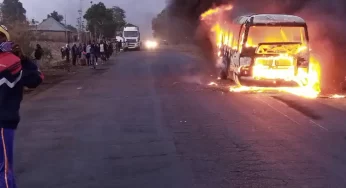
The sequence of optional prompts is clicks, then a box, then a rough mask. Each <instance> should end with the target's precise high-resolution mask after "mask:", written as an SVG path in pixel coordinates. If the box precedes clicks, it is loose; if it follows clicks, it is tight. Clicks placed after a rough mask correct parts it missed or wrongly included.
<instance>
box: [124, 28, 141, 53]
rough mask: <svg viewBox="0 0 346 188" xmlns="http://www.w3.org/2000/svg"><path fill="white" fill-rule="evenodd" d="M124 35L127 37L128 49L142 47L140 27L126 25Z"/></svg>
mask: <svg viewBox="0 0 346 188" xmlns="http://www.w3.org/2000/svg"><path fill="white" fill-rule="evenodd" d="M122 35H123V36H122V37H123V38H124V39H125V42H126V48H125V49H124V50H127V49H136V50H140V49H141V36H140V32H139V29H138V27H136V26H130V27H124V30H123V32H122Z"/></svg>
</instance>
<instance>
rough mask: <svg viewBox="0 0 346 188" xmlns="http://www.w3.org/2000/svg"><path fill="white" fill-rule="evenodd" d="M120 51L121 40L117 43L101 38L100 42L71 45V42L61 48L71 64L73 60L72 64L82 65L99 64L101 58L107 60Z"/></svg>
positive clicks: (64, 56)
mask: <svg viewBox="0 0 346 188" xmlns="http://www.w3.org/2000/svg"><path fill="white" fill-rule="evenodd" d="M114 49H115V50H116V52H120V49H121V42H115V45H114V44H113V43H112V42H110V41H106V40H101V41H100V42H95V41H93V42H91V41H89V42H88V43H87V44H85V43H84V44H82V43H80V44H73V45H72V47H70V45H69V44H66V46H64V47H62V48H61V56H62V58H63V59H65V60H66V62H67V63H68V64H70V62H71V60H72V65H73V66H76V65H77V64H78V63H79V64H80V65H88V66H92V65H94V64H96V65H97V64H98V62H99V60H101V61H102V63H103V62H105V61H107V60H108V59H109V58H110V57H111V56H112V54H113V53H114Z"/></svg>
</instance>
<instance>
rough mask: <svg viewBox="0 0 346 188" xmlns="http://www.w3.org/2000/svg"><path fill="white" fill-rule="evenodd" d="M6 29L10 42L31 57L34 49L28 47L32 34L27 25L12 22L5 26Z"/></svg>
mask: <svg viewBox="0 0 346 188" xmlns="http://www.w3.org/2000/svg"><path fill="white" fill-rule="evenodd" d="M6 27H7V28H8V30H9V33H10V36H11V40H12V41H13V42H14V43H16V44H18V45H19V46H20V47H21V48H22V50H23V53H24V54H25V55H27V56H31V54H32V53H33V51H34V48H33V47H32V46H30V39H31V38H32V34H31V32H30V30H29V25H28V24H24V23H22V22H14V23H11V24H9V25H6Z"/></svg>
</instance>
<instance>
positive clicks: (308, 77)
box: [200, 5, 341, 98]
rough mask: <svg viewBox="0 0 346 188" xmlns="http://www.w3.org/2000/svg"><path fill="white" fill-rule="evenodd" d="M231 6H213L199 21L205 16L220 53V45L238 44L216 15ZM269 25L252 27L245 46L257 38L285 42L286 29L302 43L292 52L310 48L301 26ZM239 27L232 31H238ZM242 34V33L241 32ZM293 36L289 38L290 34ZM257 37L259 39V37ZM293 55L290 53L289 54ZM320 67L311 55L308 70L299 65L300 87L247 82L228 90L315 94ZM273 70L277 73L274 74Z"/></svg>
mask: <svg viewBox="0 0 346 188" xmlns="http://www.w3.org/2000/svg"><path fill="white" fill-rule="evenodd" d="M232 8H233V6H232V5H224V6H219V7H216V8H213V9H210V10H208V11H206V12H204V13H203V14H202V15H201V16H200V19H201V20H202V21H206V20H208V24H209V27H210V32H211V33H210V34H211V35H213V38H214V45H215V47H216V48H217V49H216V51H217V52H218V53H220V51H219V48H220V47H221V46H222V45H226V46H228V47H231V48H233V49H236V48H237V46H238V44H237V42H233V43H232V37H233V36H234V35H233V32H232V31H229V30H225V29H224V28H222V26H221V24H220V23H224V21H223V20H222V18H221V17H220V16H218V17H216V15H221V14H222V13H223V12H225V11H229V10H231V9H232ZM270 29H271V28H270V27H268V30H265V31H262V30H260V28H259V29H258V30H256V28H255V30H254V33H253V34H252V35H251V36H249V37H248V40H247V42H246V46H247V47H257V45H258V43H259V42H273V41H276V42H277V41H279V42H286V41H287V40H288V39H287V33H290V34H291V33H294V35H295V36H293V37H294V38H295V39H297V40H299V42H301V43H302V45H301V46H299V47H298V48H297V49H296V50H295V51H294V52H291V53H293V55H295V54H298V53H300V52H302V51H304V50H310V49H309V48H308V46H307V44H306V42H305V38H304V35H303V33H304V31H303V28H297V27H296V28H295V27H287V28H285V29H280V28H279V29H277V28H275V29H273V30H272V31H271V30H270ZM237 32H239V31H235V33H237ZM241 37H244V36H241ZM290 37H292V36H290ZM293 37H292V38H293ZM258 38H260V39H261V40H262V41H259V39H258ZM291 55H292V54H291ZM279 58H280V59H283V60H287V61H290V62H291V65H292V68H294V63H293V59H289V58H288V57H287V54H286V53H283V54H281V56H280V57H279ZM257 70H258V71H257V72H255V74H262V75H268V73H263V72H261V71H263V70H261V69H257ZM320 73H321V68H320V62H319V61H318V60H317V59H316V58H314V57H312V56H311V57H310V63H309V71H308V72H307V71H306V70H304V69H298V72H297V74H296V76H294V78H290V79H292V81H295V82H296V83H297V84H298V85H299V87H294V88H292V87H275V88H265V87H246V86H240V87H231V88H230V91H231V92H244V91H245V92H246V91H247V92H249V91H250V92H264V91H268V90H276V91H283V92H288V93H292V94H294V95H298V96H302V97H306V98H316V97H318V95H319V93H320V91H321V89H320V77H321V75H320ZM275 74H276V75H275ZM268 76H269V77H275V76H282V74H281V73H275V72H273V73H270V74H269V75H268ZM335 98H341V97H340V96H335Z"/></svg>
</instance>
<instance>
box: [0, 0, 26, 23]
mask: <svg viewBox="0 0 346 188" xmlns="http://www.w3.org/2000/svg"><path fill="white" fill-rule="evenodd" d="M0 10H1V14H2V22H3V24H9V23H13V22H26V16H25V13H26V10H25V9H24V8H23V4H22V3H21V2H20V1H19V0H4V1H3V2H2V4H1V9H0Z"/></svg>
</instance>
